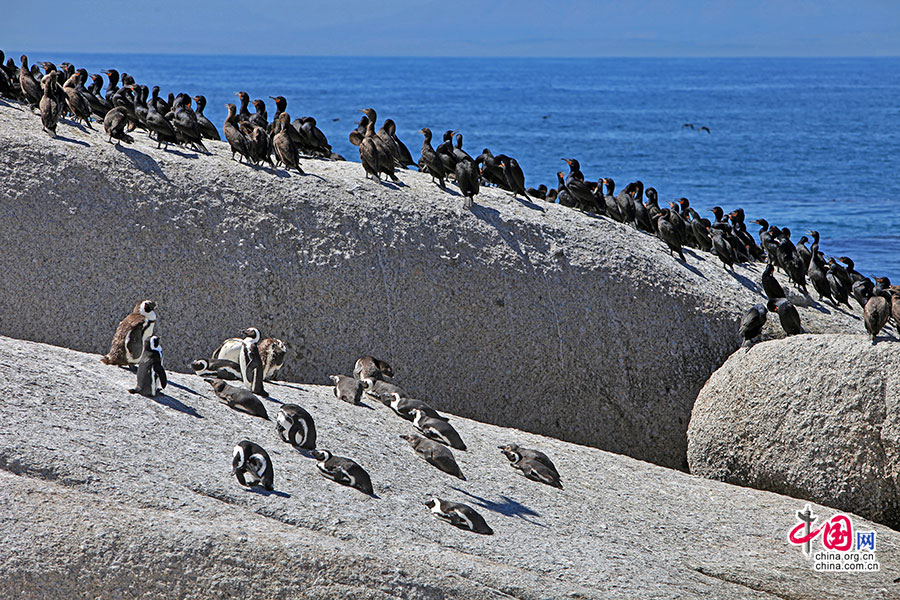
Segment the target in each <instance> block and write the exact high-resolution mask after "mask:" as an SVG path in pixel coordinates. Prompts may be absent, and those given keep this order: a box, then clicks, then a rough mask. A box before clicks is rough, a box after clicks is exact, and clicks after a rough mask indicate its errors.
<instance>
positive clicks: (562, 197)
mask: <svg viewBox="0 0 900 600" xmlns="http://www.w3.org/2000/svg"><path fill="white" fill-rule="evenodd" d="M565 178H566V174H565V173H563V172H562V171H557V172H556V180H557V182H558V183H557V186H558V187H557V188H556V200H557V202H559V204H561V205H562V206H567V207H569V208H572V207H574V206H575V204H576V200H575V197H574V196H572V194H571V193H570V192H569V190H568V189H567V188H566V179H565Z"/></svg>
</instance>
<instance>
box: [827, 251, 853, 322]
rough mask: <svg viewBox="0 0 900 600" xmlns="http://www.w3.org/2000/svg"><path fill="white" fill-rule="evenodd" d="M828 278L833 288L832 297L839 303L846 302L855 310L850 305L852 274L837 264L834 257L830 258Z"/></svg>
mask: <svg viewBox="0 0 900 600" xmlns="http://www.w3.org/2000/svg"><path fill="white" fill-rule="evenodd" d="M825 279H827V280H828V286H829V287H830V288H831V297H832V298H834V300H835V302H836V303H838V304H846V305H847V308H849V309H850V310H853V307H852V306H850V302H849V299H850V288H851V287H852V284H851V282H850V276H849V275H847V271H846V270H845V269H844V267H842V266H841V265H839V264H837V262H835V260H834V259H833V258H829V259H828V272H827V273H826V274H825Z"/></svg>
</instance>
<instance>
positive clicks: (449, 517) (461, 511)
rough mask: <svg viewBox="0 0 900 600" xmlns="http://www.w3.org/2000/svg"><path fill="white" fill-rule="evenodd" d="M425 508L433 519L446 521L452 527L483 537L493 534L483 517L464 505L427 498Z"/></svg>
mask: <svg viewBox="0 0 900 600" xmlns="http://www.w3.org/2000/svg"><path fill="white" fill-rule="evenodd" d="M425 506H427V507H428V508H429V509H430V510H431V516H433V517H434V518H435V519H438V520H441V521H446V522H447V523H450V524H451V525H453V526H454V527H459V528H460V529H466V530H468V531H472V532H474V533H480V534H483V535H493V533H494V530H493V529H491V528H490V527H489V526H488V524H487V522H486V521H485V520H484V517H482V516H481V515H480V514H478V513H477V512H476V511H475V509H474V508H472V507H471V506H468V505H466V504H459V503H457V502H448V501H446V500H441V499H440V498H429V499H428V500H427V501H426V502H425Z"/></svg>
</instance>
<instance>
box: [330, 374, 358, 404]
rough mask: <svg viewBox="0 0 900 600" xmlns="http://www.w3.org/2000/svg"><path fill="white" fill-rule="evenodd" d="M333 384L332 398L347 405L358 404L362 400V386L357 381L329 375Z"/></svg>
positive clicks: (351, 378) (342, 376)
mask: <svg viewBox="0 0 900 600" xmlns="http://www.w3.org/2000/svg"><path fill="white" fill-rule="evenodd" d="M328 378H329V379H331V382H332V383H333V384H334V397H335V398H337V399H338V400H343V401H344V402H347V403H349V404H359V401H360V398H362V393H363V384H362V382H361V381H359V380H358V379H354V378H353V377H347V376H346V375H329V376H328Z"/></svg>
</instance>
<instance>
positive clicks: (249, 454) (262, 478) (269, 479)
mask: <svg viewBox="0 0 900 600" xmlns="http://www.w3.org/2000/svg"><path fill="white" fill-rule="evenodd" d="M231 470H232V473H234V476H235V477H237V480H238V483H240V484H241V485H242V486H244V487H253V486H254V485H258V486H261V487H262V488H263V489H264V490H267V491H270V492H271V491H272V490H273V489H274V488H273V483H274V480H275V472H274V470H273V469H272V459H271V458H269V453H268V452H266V451H265V450H264V449H263V447H262V446H260V445H259V444H254V443H253V442H249V441H247V440H244V441H243V442H241V443H240V444H238V445H237V446H235V447H234V455H233V456H232V458H231Z"/></svg>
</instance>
